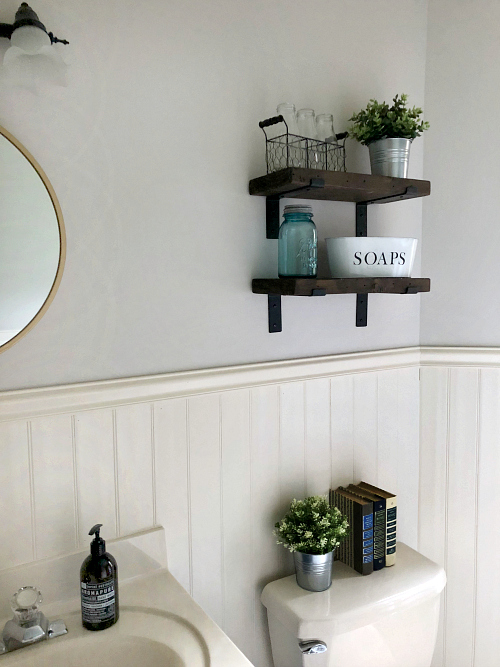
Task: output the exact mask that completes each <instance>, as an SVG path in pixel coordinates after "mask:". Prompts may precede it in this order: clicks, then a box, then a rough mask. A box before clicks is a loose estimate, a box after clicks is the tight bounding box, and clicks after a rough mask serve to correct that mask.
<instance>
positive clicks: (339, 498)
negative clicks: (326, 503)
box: [332, 491, 355, 567]
mask: <svg viewBox="0 0 500 667" xmlns="http://www.w3.org/2000/svg"><path fill="white" fill-rule="evenodd" d="M332 502H333V505H334V507H338V508H339V510H340V511H341V512H342V514H344V515H345V516H346V517H347V521H348V523H349V526H350V528H351V529H350V531H349V535H348V536H347V537H346V539H345V540H343V541H342V542H341V543H340V547H339V554H338V558H337V560H339V561H340V562H341V563H345V564H346V565H348V566H349V567H353V566H354V561H353V552H354V550H353V540H354V532H355V531H354V525H353V524H354V517H353V507H352V505H353V503H352V500H349V499H348V498H346V497H345V496H343V495H342V494H340V493H337V492H336V491H334V492H333V498H332Z"/></svg>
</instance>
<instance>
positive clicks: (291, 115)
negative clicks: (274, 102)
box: [276, 102, 299, 134]
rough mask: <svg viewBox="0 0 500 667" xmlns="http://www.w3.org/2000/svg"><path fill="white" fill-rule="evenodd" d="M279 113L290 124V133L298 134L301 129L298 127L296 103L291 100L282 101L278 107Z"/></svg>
mask: <svg viewBox="0 0 500 667" xmlns="http://www.w3.org/2000/svg"><path fill="white" fill-rule="evenodd" d="M276 111H277V113H278V115H281V116H283V118H284V119H285V122H286V124H287V126H288V133H289V134H298V133H299V129H298V127H297V112H296V110H295V104H292V103H291V102H282V103H281V104H278V106H277V107H276Z"/></svg>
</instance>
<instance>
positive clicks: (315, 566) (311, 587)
mask: <svg viewBox="0 0 500 667" xmlns="http://www.w3.org/2000/svg"><path fill="white" fill-rule="evenodd" d="M293 560H294V563H295V575H296V577H297V583H298V585H299V586H300V587H301V588H304V589H305V590H306V591H326V590H327V589H328V588H330V586H331V585H332V565H333V551H330V552H329V553H327V554H323V555H321V556H316V555H313V554H303V553H301V552H300V551H294V552H293Z"/></svg>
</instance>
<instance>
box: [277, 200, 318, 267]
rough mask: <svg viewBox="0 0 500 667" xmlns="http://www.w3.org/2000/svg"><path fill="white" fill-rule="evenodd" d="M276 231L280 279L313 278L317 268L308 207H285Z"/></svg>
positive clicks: (314, 241)
mask: <svg viewBox="0 0 500 667" xmlns="http://www.w3.org/2000/svg"><path fill="white" fill-rule="evenodd" d="M283 218H284V222H283V223H282V225H281V227H280V231H279V240H278V275H279V276H280V278H286V277H294V278H301V277H302V278H304V277H309V278H314V277H316V274H317V268H318V236H317V232H316V225H315V224H314V222H313V219H312V208H311V206H285V209H284V211H283Z"/></svg>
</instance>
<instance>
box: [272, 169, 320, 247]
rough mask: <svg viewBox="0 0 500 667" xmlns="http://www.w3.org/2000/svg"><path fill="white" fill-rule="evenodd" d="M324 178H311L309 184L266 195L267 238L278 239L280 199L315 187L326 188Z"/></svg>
mask: <svg viewBox="0 0 500 667" xmlns="http://www.w3.org/2000/svg"><path fill="white" fill-rule="evenodd" d="M324 187H325V181H324V179H323V178H311V180H310V181H309V185H304V186H303V187H301V188H295V189H294V190H287V191H286V192H280V193H279V194H278V195H269V197H266V238H268V239H277V238H278V237H279V230H280V199H282V198H283V197H297V196H298V195H299V194H300V193H301V192H308V191H309V190H312V189H314V188H324Z"/></svg>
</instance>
